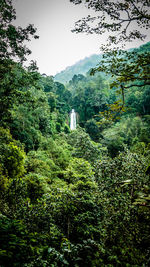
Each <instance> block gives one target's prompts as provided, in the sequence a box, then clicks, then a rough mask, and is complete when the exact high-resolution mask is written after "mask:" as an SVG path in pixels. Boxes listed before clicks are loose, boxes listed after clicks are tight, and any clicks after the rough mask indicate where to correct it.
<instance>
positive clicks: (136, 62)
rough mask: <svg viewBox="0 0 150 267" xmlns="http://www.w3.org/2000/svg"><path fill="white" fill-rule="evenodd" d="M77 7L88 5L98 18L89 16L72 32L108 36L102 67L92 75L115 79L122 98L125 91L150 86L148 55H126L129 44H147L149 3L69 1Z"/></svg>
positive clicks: (108, 0) (149, 23) (115, 84)
mask: <svg viewBox="0 0 150 267" xmlns="http://www.w3.org/2000/svg"><path fill="white" fill-rule="evenodd" d="M70 2H73V3H74V4H81V3H83V4H85V6H86V7H87V8H88V9H92V10H94V11H95V14H96V15H95V16H93V17H92V16H90V15H89V16H88V17H86V18H82V19H81V20H79V21H77V22H76V24H75V28H74V30H73V32H76V33H79V32H86V33H89V34H93V33H97V34H103V33H108V34H109V36H108V40H107V43H106V45H102V46H101V48H102V50H103V51H104V52H105V54H104V56H103V61H102V62H101V64H100V66H99V67H97V68H95V69H94V70H93V71H92V74H94V73H95V72H96V71H106V72H107V73H108V74H111V75H112V76H115V81H114V82H113V84H112V86H115V87H116V86H117V87H119V90H120V91H121V93H122V95H123V104H124V89H126V88H129V87H133V86H135V85H136V86H140V87H142V86H145V85H149V84H150V79H149V65H150V56H149V51H148V50H147V51H144V52H143V53H141V52H140V53H138V54H137V51H130V52H128V51H123V50H120V48H122V47H124V46H125V44H126V43H127V42H131V41H133V40H135V39H140V40H144V39H145V37H146V36H147V34H148V29H149V26H150V13H149V10H150V9H149V7H150V1H147V0H126V1H122V0H118V1H112V0H83V1H82V0H70Z"/></svg>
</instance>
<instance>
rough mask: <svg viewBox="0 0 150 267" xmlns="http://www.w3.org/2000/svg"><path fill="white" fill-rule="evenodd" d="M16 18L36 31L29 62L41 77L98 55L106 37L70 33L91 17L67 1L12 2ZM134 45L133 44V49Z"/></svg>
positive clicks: (30, 43) (21, 23)
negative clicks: (30, 25)
mask: <svg viewBox="0 0 150 267" xmlns="http://www.w3.org/2000/svg"><path fill="white" fill-rule="evenodd" d="M13 5H14V7H15V9H16V15H17V19H16V21H15V25H19V26H22V27H26V26H27V25H28V24H29V23H30V24H34V26H35V27H36V28H37V34H38V35H39V37H40V38H39V39H32V40H31V41H30V42H29V43H28V44H27V46H28V47H29V48H30V49H31V51H32V54H31V56H30V57H29V61H30V60H36V61H37V66H38V67H39V71H40V73H41V74H43V73H45V74H46V75H55V74H56V73H58V72H60V71H62V70H64V69H65V68H66V67H68V66H71V65H73V64H75V63H76V62H77V61H79V60H81V59H83V58H85V57H87V56H90V55H92V54H98V53H100V49H99V47H100V44H102V43H105V42H106V35H103V36H101V35H96V34H92V35H87V34H83V33H81V34H76V33H72V32H71V29H73V28H74V23H75V22H76V21H77V20H79V19H81V18H82V17H86V16H87V15H88V14H92V13H91V11H89V10H88V9H87V8H86V7H84V6H82V5H74V4H72V3H70V2H69V0H13ZM93 14H94V13H93ZM134 46H137V43H136V44H132V47H134Z"/></svg>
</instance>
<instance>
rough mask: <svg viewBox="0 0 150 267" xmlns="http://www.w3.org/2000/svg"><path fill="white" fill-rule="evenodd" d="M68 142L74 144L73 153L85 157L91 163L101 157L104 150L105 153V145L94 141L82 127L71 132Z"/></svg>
mask: <svg viewBox="0 0 150 267" xmlns="http://www.w3.org/2000/svg"><path fill="white" fill-rule="evenodd" d="M68 143H69V144H70V145H71V144H73V151H72V155H73V156H75V157H78V158H83V159H85V160H87V161H89V162H90V163H93V162H94V161H96V160H98V159H100V158H101V157H102V154H103V152H104V153H105V151H106V149H105V147H102V145H101V144H99V143H95V142H94V141H92V140H91V139H90V137H89V135H88V134H87V133H85V131H84V130H82V128H78V129H77V130H75V131H73V132H72V133H70V135H69V136H68Z"/></svg>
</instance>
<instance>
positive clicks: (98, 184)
mask: <svg viewBox="0 0 150 267" xmlns="http://www.w3.org/2000/svg"><path fill="white" fill-rule="evenodd" d="M74 2H76V3H77V2H81V1H74ZM91 2H92V1H86V3H88V4H89V7H91ZM129 2H131V1H129ZM137 2H138V1H137ZM92 3H93V7H94V8H95V7H96V6H95V4H96V3H97V1H95V2H92ZM108 3H110V6H109V7H111V8H112V9H110V8H109V9H108V10H109V12H110V16H111V15H112V13H111V12H112V11H113V10H114V8H117V7H118V5H120V1H118V3H117V4H116V5H114V3H113V2H112V1H109V0H108V1H105V4H106V6H107V5H108ZM97 4H98V6H100V7H102V4H104V1H101V3H100V2H99V1H98V3H97ZM145 4H147V3H146V2H145ZM132 6H133V1H132V3H131V7H132ZM120 7H121V8H122V12H123V11H124V8H125V7H126V8H127V9H128V8H129V6H127V5H126V6H125V5H124V4H123V3H122V5H120ZM141 8H144V5H142V6H141ZM130 11H131V10H130ZM136 11H137V9H136ZM0 12H2V21H3V23H2V26H1V30H2V46H3V47H2V48H3V51H2V58H3V60H2V62H1V63H2V64H1V67H0V74H1V77H2V79H1V81H0V118H1V127H0V190H1V194H0V266H2V267H5V266H8V267H9V266H22V267H36V266H41V267H43V266H45V267H46V266H47V267H49V266H52V267H61V266H62V267H63V266H76V267H82V266H87V267H99V266H149V265H150V260H149V259H150V254H149V252H150V242H149V240H150V236H149V233H150V227H149V226H150V223H149V222H150V210H149V207H150V179H149V178H150V176H149V175H150V135H149V132H150V131H149V130H150V127H149V125H150V116H149V87H148V86H145V87H143V90H141V89H140V88H142V87H141V86H140V85H141V84H140V82H139V81H137V84H138V85H137V86H135V84H134V90H132V89H131V88H132V84H130V79H131V78H136V75H135V71H136V70H137V71H138V72H139V73H140V75H141V78H142V79H143V78H144V76H143V75H147V74H146V73H147V72H146V71H147V68H145V66H143V67H142V68H141V69H140V65H137V68H136V66H135V64H137V63H138V64H141V57H143V54H144V52H145V56H147V55H148V54H147V52H146V51H147V48H148V46H149V45H147V46H146V47H145V48H144V47H143V48H140V53H139V52H138V53H137V55H135V62H134V63H135V64H133V65H132V64H131V63H133V58H132V56H131V58H130V60H129V61H128V59H129V58H126V64H127V65H126V66H128V67H129V68H128V72H129V70H130V73H129V76H128V78H129V79H127V80H126V82H127V83H128V82H129V83H128V84H126V86H127V85H128V91H126V94H125V97H126V105H125V103H124V99H123V105H121V104H120V103H121V102H119V97H118V96H116V89H114V88H112V90H111V91H110V90H109V89H110V87H111V86H110V83H112V82H113V79H112V78H110V76H109V77H108V80H107V81H106V79H105V78H104V77H105V76H102V75H99V74H97V75H95V76H94V77H91V76H90V75H89V73H88V74H87V75H86V76H83V75H82V74H78V75H74V76H73V78H72V80H71V81H70V82H69V83H68V84H67V86H66V87H65V86H64V85H63V84H61V83H59V82H54V80H53V78H52V77H51V76H50V77H49V76H46V75H40V74H39V73H38V72H37V69H36V66H35V64H34V62H33V64H32V66H30V67H29V68H28V69H27V68H26V69H25V68H23V67H22V66H21V65H20V64H18V63H15V62H14V61H13V60H12V59H10V58H12V57H16V56H18V57H20V60H24V58H25V54H27V53H26V52H27V51H25V50H23V45H22V41H24V40H27V39H28V38H29V35H30V34H29V33H31V35H32V34H33V35H34V34H35V31H34V30H33V29H32V27H30V28H27V29H25V30H22V29H21V28H18V29H16V28H15V27H12V26H11V24H10V22H11V21H12V19H13V18H15V11H14V10H13V8H12V1H9V0H3V1H2V3H1V10H0ZM105 12H106V10H105ZM135 13H136V12H135ZM119 14H120V13H115V15H116V16H119ZM145 14H146V13H145ZM132 15H134V14H132ZM113 18H114V17H113ZM119 18H120V17H118V19H119ZM4 26H6V27H4ZM106 26H107V27H108V26H109V27H110V25H106ZM120 26H121V25H120ZM109 27H108V28H109ZM4 35H5V36H6V38H8V44H6V43H5V40H4ZM20 40H21V42H20ZM8 46H9V50H7V48H8ZM21 47H22V48H21ZM17 49H20V50H19V51H18V52H17ZM144 49H146V50H144ZM134 52H135V51H134ZM22 53H23V54H22ZM114 53H115V52H114ZM119 53H120V58H117V59H116V61H114V62H113V64H115V66H114V65H113V66H114V68H113V69H112V71H114V70H115V67H117V68H118V67H119V66H120V67H121V66H123V67H124V66H125V65H124V58H123V57H121V56H122V53H121V52H119ZM133 54H134V53H132V55H133ZM127 55H128V56H130V55H131V54H128V53H127ZM114 59H115V58H114ZM110 60H111V58H110ZM138 60H139V61H138ZM143 60H144V62H145V64H146V63H147V62H148V61H146V58H145V57H143ZM127 61H128V62H127ZM82 63H83V65H84V62H82ZM86 64H87V66H83V67H84V68H85V67H87V68H88V67H89V63H88V61H87V62H86ZM102 64H103V63H102ZM117 64H119V65H117ZM130 64H131V66H130ZM101 67H102V65H101ZM132 69H133V73H132ZM120 71H121V76H119V78H118V82H119V83H118V84H117V83H116V84H114V85H115V86H118V85H120V82H125V79H124V78H125V74H126V73H125V72H124V69H121V68H120ZM118 74H119V75H120V73H118ZM137 77H138V76H137ZM145 77H146V76H145ZM138 78H139V77H138ZM134 82H135V80H134ZM122 85H123V84H122ZM121 106H122V110H123V109H124V108H125V109H126V114H125V115H122V114H121V112H120V107H121ZM72 108H75V110H76V111H77V124H80V126H85V128H86V131H87V132H85V130H84V129H82V128H80V127H77V129H76V130H74V131H70V129H69V126H68V124H69V112H70V110H71V109H72ZM116 111H117V112H118V113H119V114H118V115H119V117H116ZM98 114H101V121H100V124H99V125H98V122H99V115H98ZM95 115H96V116H95ZM97 115H98V116H97ZM118 115H117V116H118ZM93 140H94V141H93ZM24 149H25V151H26V152H27V154H25V152H24ZM120 151H122V152H120Z"/></svg>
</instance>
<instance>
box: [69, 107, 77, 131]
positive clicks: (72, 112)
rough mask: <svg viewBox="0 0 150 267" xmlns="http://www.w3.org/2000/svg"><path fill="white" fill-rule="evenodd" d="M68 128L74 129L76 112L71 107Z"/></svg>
mask: <svg viewBox="0 0 150 267" xmlns="http://www.w3.org/2000/svg"><path fill="white" fill-rule="evenodd" d="M70 129H71V130H75V129H76V113H75V111H74V109H72V111H71V113H70Z"/></svg>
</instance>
